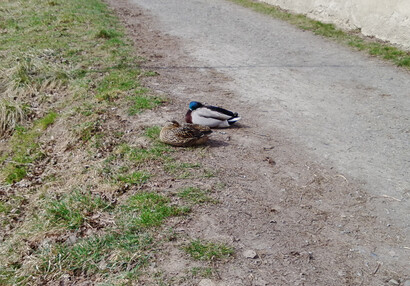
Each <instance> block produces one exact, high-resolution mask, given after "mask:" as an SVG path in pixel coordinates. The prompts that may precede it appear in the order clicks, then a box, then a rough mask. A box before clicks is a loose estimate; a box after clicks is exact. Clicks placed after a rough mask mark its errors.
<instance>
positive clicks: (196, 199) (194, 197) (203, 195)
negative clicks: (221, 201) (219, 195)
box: [177, 187, 217, 204]
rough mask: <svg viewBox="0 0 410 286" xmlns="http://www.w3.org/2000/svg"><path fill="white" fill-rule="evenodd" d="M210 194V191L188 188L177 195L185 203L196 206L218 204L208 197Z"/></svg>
mask: <svg viewBox="0 0 410 286" xmlns="http://www.w3.org/2000/svg"><path fill="white" fill-rule="evenodd" d="M208 194H209V191H206V190H201V189H200V188H197V187H186V188H183V189H182V190H181V191H179V192H178V194H177V195H178V197H180V198H182V199H184V200H185V201H188V202H191V203H194V204H204V203H216V202H217V201H216V200H215V199H213V198H211V197H210V196H208Z"/></svg>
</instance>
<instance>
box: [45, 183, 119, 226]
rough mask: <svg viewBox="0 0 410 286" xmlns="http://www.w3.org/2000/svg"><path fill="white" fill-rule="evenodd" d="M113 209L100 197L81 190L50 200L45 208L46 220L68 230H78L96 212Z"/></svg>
mask: <svg viewBox="0 0 410 286" xmlns="http://www.w3.org/2000/svg"><path fill="white" fill-rule="evenodd" d="M111 208H112V205H111V204H110V203H108V202H106V201H105V200H103V199H102V198H101V197H100V196H95V195H92V194H91V193H90V192H81V191H79V190H74V191H73V192H71V193H68V194H64V195H63V196H62V197H61V198H59V199H51V200H48V201H47V203H46V206H45V209H46V219H48V220H50V221H51V222H52V223H53V224H56V225H59V226H63V227H65V228H67V229H78V228H80V227H81V226H82V225H83V223H84V222H86V221H87V219H88V218H89V217H90V216H91V215H92V214H93V213H95V212H96V211H104V210H107V209H111Z"/></svg>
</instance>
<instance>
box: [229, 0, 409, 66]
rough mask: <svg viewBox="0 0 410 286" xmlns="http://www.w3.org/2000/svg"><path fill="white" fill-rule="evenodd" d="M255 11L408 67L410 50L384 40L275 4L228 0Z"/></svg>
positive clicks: (248, 0) (247, 0) (249, 0)
mask: <svg viewBox="0 0 410 286" xmlns="http://www.w3.org/2000/svg"><path fill="white" fill-rule="evenodd" d="M230 1H232V2H234V3H236V4H239V5H241V6H244V7H247V8H250V9H252V10H254V11H256V12H259V13H262V14H265V15H269V16H271V17H274V18H276V19H280V20H283V21H286V22H288V23H290V24H292V25H294V26H296V27H298V28H300V29H302V30H305V31H311V32H313V33H314V34H316V35H320V36H323V37H326V38H330V39H333V40H335V41H337V42H339V43H342V44H344V45H347V46H351V47H353V48H355V49H358V50H360V51H365V52H367V53H368V54H369V55H372V56H376V57H378V58H381V59H384V60H388V61H390V62H392V63H394V64H395V65H397V66H400V67H404V68H406V69H410V52H408V51H404V50H401V49H399V48H397V47H395V46H392V45H389V44H388V43H384V42H381V41H380V42H377V41H375V40H374V39H371V38H366V37H364V36H362V35H358V34H355V33H353V32H345V31H343V30H341V29H338V28H336V26H335V25H333V24H326V23H322V22H320V21H316V20H312V19H310V18H308V17H307V16H305V15H301V14H293V13H289V12H287V11H285V10H283V9H281V8H279V7H277V6H272V5H269V4H266V3H262V2H255V1H252V0H230Z"/></svg>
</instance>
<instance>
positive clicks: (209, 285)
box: [198, 279, 216, 286]
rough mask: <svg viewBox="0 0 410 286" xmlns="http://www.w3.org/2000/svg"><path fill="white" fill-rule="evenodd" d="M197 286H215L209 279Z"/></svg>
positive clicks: (203, 280)
mask: <svg viewBox="0 0 410 286" xmlns="http://www.w3.org/2000/svg"><path fill="white" fill-rule="evenodd" d="M198 286H216V284H215V283H214V282H212V280H211V279H202V280H201V282H199V284H198Z"/></svg>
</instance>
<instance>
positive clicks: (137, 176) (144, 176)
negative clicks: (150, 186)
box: [116, 171, 151, 186]
mask: <svg viewBox="0 0 410 286" xmlns="http://www.w3.org/2000/svg"><path fill="white" fill-rule="evenodd" d="M150 176H151V175H150V174H148V173H146V172H143V171H137V172H132V173H130V174H125V175H118V176H117V178H116V180H117V182H123V183H125V184H130V185H137V186H138V185H142V184H144V183H145V182H147V181H148V179H149V178H150Z"/></svg>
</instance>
